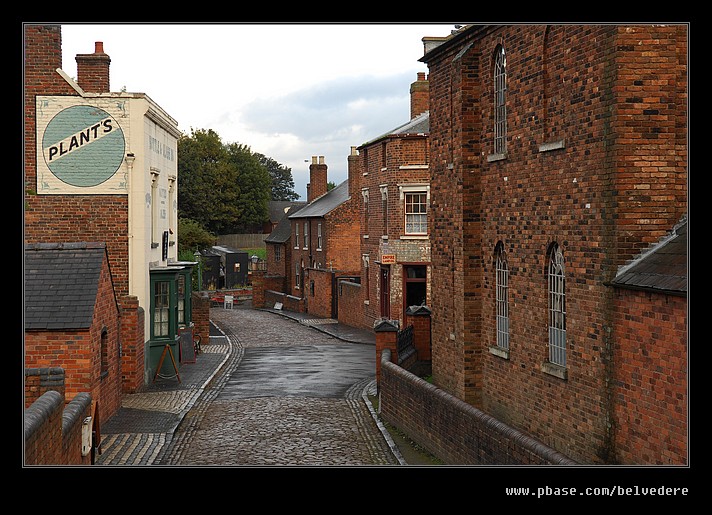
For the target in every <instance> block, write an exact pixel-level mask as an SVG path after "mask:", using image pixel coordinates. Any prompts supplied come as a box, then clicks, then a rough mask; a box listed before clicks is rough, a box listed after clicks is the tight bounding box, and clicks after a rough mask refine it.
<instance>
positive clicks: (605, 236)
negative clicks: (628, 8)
mask: <svg viewBox="0 0 712 515" xmlns="http://www.w3.org/2000/svg"><path fill="white" fill-rule="evenodd" d="M424 43H425V55H424V56H423V58H422V59H421V61H423V62H425V63H426V64H427V65H428V67H429V87H430V106H429V110H430V160H429V166H430V177H431V182H430V209H429V214H430V215H431V216H430V218H429V224H430V226H429V232H430V242H431V271H432V272H431V282H432V284H433V285H437V287H435V288H433V291H432V292H431V297H430V298H431V300H430V302H429V306H430V307H431V309H432V373H433V382H434V383H435V384H436V385H437V386H438V387H439V388H441V389H443V390H445V391H446V392H448V393H450V394H452V395H454V396H456V397H457V398H459V399H462V400H464V401H465V402H467V403H469V404H471V405H473V406H475V407H477V408H479V409H482V410H483V411H485V412H486V413H489V414H491V415H492V416H494V417H496V418H497V419H499V420H501V421H503V422H504V423H506V424H508V425H510V426H512V427H515V428H517V429H519V430H522V431H525V432H526V433H528V434H531V435H532V436H533V437H534V438H536V439H538V440H540V441H541V442H543V443H544V444H546V445H548V446H550V447H552V448H554V449H556V450H558V451H559V452H561V453H563V454H564V455H566V456H568V457H570V458H571V459H573V460H575V461H577V462H580V463H588V464H603V463H646V464H666V465H667V464H674V465H680V464H686V463H687V447H686V443H685V442H686V438H685V435H686V433H687V426H686V422H685V421H686V415H687V393H686V392H687V374H686V366H687V359H686V357H687V350H686V349H687V319H686V293H685V294H684V295H682V296H681V295H680V294H676V295H670V294H666V293H661V294H660V295H662V297H657V298H656V299H654V300H653V299H650V298H648V297H645V295H642V297H645V298H644V299H638V300H644V301H645V303H647V304H648V306H649V307H648V308H642V311H644V312H646V317H649V318H655V320H656V324H658V325H660V324H662V325H663V326H670V325H673V326H674V328H673V329H672V330H670V331H669V333H666V334H669V336H670V337H671V338H672V339H671V340H669V341H667V342H666V346H667V347H666V348H668V347H670V348H673V349H674V352H672V354H671V355H665V356H663V355H660V356H659V357H658V358H657V360H658V362H656V363H653V362H652V361H651V360H647V361H646V360H644V359H638V361H637V363H640V364H641V365H643V366H645V367H646V372H645V373H643V374H642V376H643V377H647V376H646V375H647V374H648V373H652V372H651V371H650V370H648V367H658V368H655V370H657V372H655V374H656V377H655V383H654V384H653V383H651V382H648V384H643V383H641V380H642V379H641V377H640V375H639V374H641V372H638V371H635V370H634V369H633V368H626V367H627V366H628V365H626V366H624V363H622V362H621V361H622V356H624V355H627V356H628V358H630V357H631V356H633V355H635V356H637V357H638V358H640V353H641V352H643V349H645V348H647V347H648V345H649V344H650V343H652V342H654V341H656V337H655V335H654V333H651V327H654V326H652V325H650V324H635V327H634V328H633V329H634V333H631V332H630V330H631V327H630V324H628V327H627V328H626V329H624V326H622V325H621V324H622V320H624V319H625V317H626V316H638V315H639V314H640V313H641V312H639V313H638V315H632V314H631V315H624V314H623V313H624V311H623V310H624V309H632V308H631V306H630V305H629V304H628V303H629V302H632V299H626V298H625V295H624V294H622V293H621V290H620V288H615V287H613V286H612V282H613V281H614V279H615V278H616V276H617V273H618V271H619V269H621V267H624V266H625V265H626V264H627V263H629V262H631V261H632V260H633V259H634V258H636V257H638V256H639V255H640V254H641V253H642V252H644V251H645V250H646V249H648V248H649V247H651V246H652V245H654V244H655V243H657V242H658V241H659V240H660V239H661V238H664V237H665V236H666V235H668V234H669V233H670V231H671V230H672V229H673V227H675V226H676V224H678V223H679V222H680V220H682V219H684V218H685V216H686V214H687V209H688V208H687V195H688V191H687V62H686V56H687V45H688V38H687V29H686V27H685V26H680V25H666V26H659V25H646V26H621V25H605V26H591V25H535V26H534V25H532V26H529V25H513V26H503V25H483V26H476V25H471V26H465V27H464V28H461V29H460V30H458V31H455V32H454V33H453V34H452V35H451V36H449V37H447V38H425V39H424ZM638 295H641V294H638ZM666 295H668V296H667V297H666ZM662 299H667V300H662ZM658 302H662V303H665V302H673V303H675V304H678V307H677V308H676V309H675V314H676V315H677V316H679V317H680V318H676V319H675V320H674V321H673V320H671V319H670V318H669V317H670V315H669V314H667V313H665V312H663V311H658V310H655V309H653V308H652V307H651V306H652V305H654V304H657V303H658ZM624 306H628V307H627V308H626V307H624ZM638 309H641V308H638ZM631 313H632V312H631ZM621 347H624V349H625V351H623V350H622V349H621ZM636 347H638V348H636ZM630 353H632V354H630ZM661 362H664V366H663V363H661ZM647 381H650V380H649V379H647ZM630 384H634V385H635V386H634V390H635V391H636V393H637V394H638V395H639V396H645V395H647V396H651V395H655V394H656V393H655V392H656V391H659V390H660V389H665V388H667V389H670V390H671V391H672V390H674V392H675V394H674V395H671V396H669V397H667V398H666V400H665V402H666V404H665V405H664V410H672V411H673V412H674V413H675V415H674V416H673V417H667V416H663V414H662V413H661V411H663V409H662V405H658V409H656V410H655V413H654V414H650V415H646V417H647V416H651V417H652V418H653V420H650V421H646V422H645V423H641V422H640V420H637V418H638V417H636V416H633V410H635V409H639V407H640V404H638V405H635V404H634V403H628V404H627V405H624V403H623V401H622V400H621V399H622V398H626V388H628V385H630ZM663 384H666V385H667V386H662V385H663ZM626 402H627V401H626ZM652 426H656V427H657V428H658V429H657V430H658V431H661V432H664V433H667V434H671V435H673V436H672V437H670V438H668V439H663V441H658V443H657V445H655V448H654V449H653V448H650V449H646V451H645V454H644V456H642V455H638V456H634V454H635V452H634V451H633V450H632V449H633V448H634V447H635V446H636V445H639V444H640V441H641V440H644V439H645V436H642V435H644V434H647V433H646V432H649V431H650V430H651V427H652ZM637 431H640V432H641V433H640V435H641V436H639V437H637V438H638V441H637V442H636V441H634V440H636V438H631V437H629V436H630V435H632V434H634V433H635V432H637ZM626 435H628V436H626ZM624 447H625V450H624Z"/></svg>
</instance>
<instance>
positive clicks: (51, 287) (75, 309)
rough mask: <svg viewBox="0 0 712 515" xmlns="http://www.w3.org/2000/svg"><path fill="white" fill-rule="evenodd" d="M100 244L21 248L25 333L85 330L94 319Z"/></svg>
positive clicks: (103, 249) (103, 253) (102, 254)
mask: <svg viewBox="0 0 712 515" xmlns="http://www.w3.org/2000/svg"><path fill="white" fill-rule="evenodd" d="M105 259H107V254H106V244H104V243H86V242H80V243H36V244H26V245H25V262H24V270H25V281H24V294H25V312H24V316H25V329H36V330H41V329H45V330H62V329H87V328H89V327H91V324H92V320H93V318H94V305H95V304H96V296H97V292H98V290H99V278H100V276H101V268H102V265H103V263H104V260H105Z"/></svg>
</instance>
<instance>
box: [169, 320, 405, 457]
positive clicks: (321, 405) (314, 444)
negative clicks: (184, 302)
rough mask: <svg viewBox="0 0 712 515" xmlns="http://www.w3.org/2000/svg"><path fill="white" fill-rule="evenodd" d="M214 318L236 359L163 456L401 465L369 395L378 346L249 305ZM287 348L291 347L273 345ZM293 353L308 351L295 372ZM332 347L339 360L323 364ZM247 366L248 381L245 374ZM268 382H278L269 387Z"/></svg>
mask: <svg viewBox="0 0 712 515" xmlns="http://www.w3.org/2000/svg"><path fill="white" fill-rule="evenodd" d="M211 320H213V322H214V323H215V324H216V325H217V326H219V327H220V329H221V330H222V331H223V332H224V333H225V335H226V337H227V338H228V339H229V341H230V342H231V344H232V345H233V346H234V349H233V351H232V357H231V358H230V360H229V362H228V364H227V365H226V367H225V368H224V372H221V373H220V374H218V375H217V376H216V377H215V379H214V380H213V382H212V383H211V384H210V385H209V386H208V387H207V388H206V389H205V391H204V393H203V395H201V397H200V398H199V399H198V400H197V401H196V402H195V404H194V405H193V407H192V408H191V409H190V411H188V413H187V414H186V416H185V418H184V419H183V421H182V423H181V424H180V426H179V427H178V428H177V430H176V432H175V434H174V436H173V439H172V441H171V442H170V444H168V445H166V446H165V448H164V450H163V452H162V453H161V454H160V455H159V456H158V458H157V460H156V464H161V465H187V466H244V465H247V466H289V465H297V466H319V465H327V466H339V465H348V466H371V465H398V460H397V458H396V457H395V456H394V454H393V452H392V451H391V449H390V448H389V445H388V443H387V441H386V439H385V438H384V435H383V434H382V432H381V430H380V429H379V427H378V424H377V422H376V421H375V420H374V417H373V416H372V413H371V412H370V407H369V406H370V405H369V404H368V403H367V402H365V399H364V397H365V395H366V392H368V391H369V389H371V390H370V392H371V393H374V392H373V390H375V365H374V364H375V348H374V347H373V346H371V345H363V344H354V343H344V342H342V341H341V340H339V339H337V338H334V337H332V336H329V335H328V334H324V333H321V332H319V331H316V330H314V329H312V328H310V327H306V326H304V325H301V324H299V323H298V322H296V321H294V320H290V319H288V318H284V317H282V316H279V315H276V314H274V313H268V312H264V311H259V310H252V309H248V308H237V307H236V309H233V310H223V309H221V308H220V309H215V308H214V309H213V310H211ZM280 347H281V348H282V349H284V351H287V349H289V352H288V353H287V352H274V350H275V348H280ZM295 347H296V349H295ZM285 354H292V355H294V354H296V355H300V356H303V357H302V358H301V360H300V362H299V364H298V367H299V368H298V370H297V372H294V370H292V368H293V362H294V357H290V358H288V362H282V363H281V364H280V363H279V358H281V356H282V355H285ZM275 355H276V356H277V358H278V362H277V363H273V362H274V360H275ZM326 355H333V356H337V358H339V359H336V361H333V360H329V361H328V362H324V363H323V365H320V364H319V363H318V362H319V361H322V360H326V359H327V357H325V356H326ZM344 356H348V359H346V358H343V357H344ZM265 359H267V360H268V361H267V362H266V363H265ZM305 363H306V368H307V370H303V369H304V367H305ZM334 363H336V365H334ZM339 363H343V367H344V368H343V369H341V370H340V369H339V368H338V367H339ZM273 365H274V366H273ZM320 366H321V367H322V369H320ZM290 367H292V368H290ZM327 368H328V370H326V369H327ZM290 370H292V372H290ZM248 374H249V380H246V381H241V377H242V376H245V375H248ZM285 374H286V375H288V377H287V379H286V380H284V377H285ZM266 384H271V386H270V387H269V388H268V390H265V388H264V387H265V385H266ZM305 384H309V386H308V387H305ZM280 389H281V390H280ZM280 391H281V393H280Z"/></svg>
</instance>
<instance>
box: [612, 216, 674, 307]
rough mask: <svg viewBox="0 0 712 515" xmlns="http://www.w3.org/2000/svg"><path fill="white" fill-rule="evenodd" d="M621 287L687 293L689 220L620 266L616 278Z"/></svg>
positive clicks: (616, 282) (615, 281) (615, 280)
mask: <svg viewBox="0 0 712 515" xmlns="http://www.w3.org/2000/svg"><path fill="white" fill-rule="evenodd" d="M613 285H614V286H616V287H618V288H627V289H635V290H646V291H657V292H660V293H668V294H671V295H680V296H685V295H687V220H684V221H682V222H681V223H679V224H678V225H677V226H676V227H675V228H674V229H673V231H672V232H671V234H670V235H668V236H667V237H665V238H663V239H662V240H661V241H660V242H658V243H657V244H656V245H654V246H653V247H652V248H651V249H649V250H648V251H647V252H645V253H643V254H642V255H640V256H639V257H638V258H636V259H634V260H633V261H632V262H631V263H629V264H628V265H626V266H625V267H623V268H621V270H619V271H618V274H617V275H616V278H615V279H614V280H613Z"/></svg>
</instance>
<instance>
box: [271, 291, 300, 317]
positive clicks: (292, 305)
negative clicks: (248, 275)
mask: <svg viewBox="0 0 712 515" xmlns="http://www.w3.org/2000/svg"><path fill="white" fill-rule="evenodd" d="M264 298H265V306H264V307H266V308H273V307H274V305H275V304H276V303H277V302H279V303H281V304H282V309H284V310H286V311H294V312H296V313H304V301H303V299H302V298H301V297H295V296H294V295H287V294H286V293H282V292H278V291H273V290H265V294H264Z"/></svg>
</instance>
